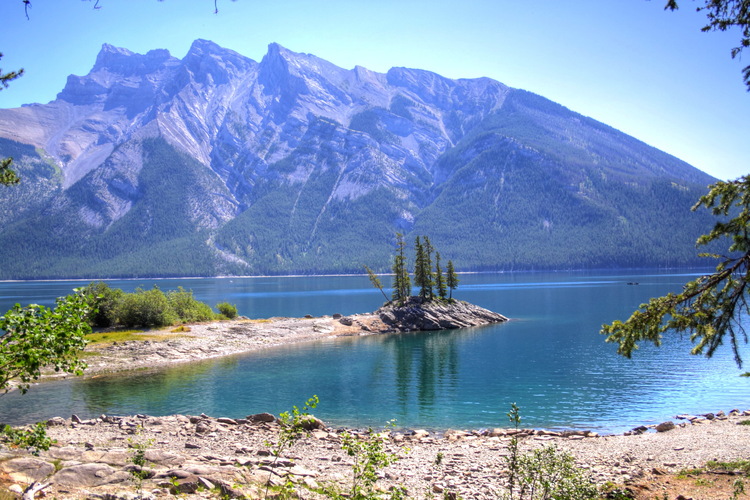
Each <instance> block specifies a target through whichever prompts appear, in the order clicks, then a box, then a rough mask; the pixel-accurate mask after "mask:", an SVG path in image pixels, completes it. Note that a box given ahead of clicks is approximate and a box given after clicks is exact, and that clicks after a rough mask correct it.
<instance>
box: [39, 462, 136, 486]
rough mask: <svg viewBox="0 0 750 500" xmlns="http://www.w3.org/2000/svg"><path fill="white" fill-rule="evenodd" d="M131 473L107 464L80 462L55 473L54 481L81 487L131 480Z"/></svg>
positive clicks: (60, 484) (61, 484)
mask: <svg viewBox="0 0 750 500" xmlns="http://www.w3.org/2000/svg"><path fill="white" fill-rule="evenodd" d="M130 478H131V476H130V474H128V473H127V472H125V471H118V470H115V469H113V468H112V467H110V466H109V465H105V464H96V463H94V464H79V465H73V466H71V467H66V468H64V469H62V470H60V471H59V472H58V473H57V474H55V475H54V477H53V478H52V481H53V482H54V484H56V485H58V486H68V487H81V486H101V485H103V484H113V483H122V482H125V481H129V480H130Z"/></svg>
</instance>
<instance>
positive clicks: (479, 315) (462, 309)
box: [376, 297, 508, 331]
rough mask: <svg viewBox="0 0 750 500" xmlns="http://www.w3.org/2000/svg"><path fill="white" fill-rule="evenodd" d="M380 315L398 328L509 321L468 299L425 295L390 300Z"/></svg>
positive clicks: (446, 327)
mask: <svg viewBox="0 0 750 500" xmlns="http://www.w3.org/2000/svg"><path fill="white" fill-rule="evenodd" d="M376 314H377V315H378V316H379V317H380V320H381V321H382V322H383V323H385V324H386V325H388V326H390V327H391V328H393V329H395V330H398V331H424V330H452V329H456V328H467V327H470V326H482V325H489V324H493V323H503V322H505V321H508V318H506V317H505V316H503V315H502V314H498V313H496V312H492V311H490V310H488V309H485V308H483V307H479V306H477V305H474V304H470V303H468V302H463V301H460V300H441V299H435V300H425V299H423V298H421V297H409V299H408V300H406V301H405V302H404V303H403V304H398V303H395V302H389V303H388V304H386V305H384V306H383V307H381V308H380V309H378V310H377V311H376Z"/></svg>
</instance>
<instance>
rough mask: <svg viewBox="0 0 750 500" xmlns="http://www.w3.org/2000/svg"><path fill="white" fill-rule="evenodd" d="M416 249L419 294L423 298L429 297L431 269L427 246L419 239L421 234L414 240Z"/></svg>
mask: <svg viewBox="0 0 750 500" xmlns="http://www.w3.org/2000/svg"><path fill="white" fill-rule="evenodd" d="M414 251H415V253H416V258H415V261H414V284H415V285H416V286H418V287H419V296H420V297H422V298H423V299H427V298H428V297H429V295H430V292H429V290H428V287H429V280H428V278H427V276H428V274H429V273H430V270H429V268H427V259H426V257H425V247H424V245H422V242H421V241H420V240H419V236H417V238H416V240H415V241H414Z"/></svg>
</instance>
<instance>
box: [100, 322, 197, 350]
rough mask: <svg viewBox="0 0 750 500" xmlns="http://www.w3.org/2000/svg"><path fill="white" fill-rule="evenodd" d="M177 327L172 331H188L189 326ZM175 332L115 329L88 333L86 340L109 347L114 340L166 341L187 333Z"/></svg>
mask: <svg viewBox="0 0 750 500" xmlns="http://www.w3.org/2000/svg"><path fill="white" fill-rule="evenodd" d="M181 328H183V329H180V327H178V328H175V329H174V330H172V332H175V333H176V332H188V331H190V329H189V328H188V327H181ZM175 333H145V332H143V331H142V330H114V331H110V332H96V333H90V334H88V335H86V340H88V341H89V345H92V344H93V345H94V346H95V347H107V346H110V345H112V344H113V343H114V342H131V341H136V342H143V341H145V340H150V341H151V342H165V341H167V340H172V339H176V338H180V337H185V335H179V334H175Z"/></svg>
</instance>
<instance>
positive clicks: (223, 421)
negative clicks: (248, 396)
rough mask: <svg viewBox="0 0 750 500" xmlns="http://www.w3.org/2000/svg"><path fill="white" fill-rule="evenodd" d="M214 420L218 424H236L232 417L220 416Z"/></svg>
mask: <svg viewBox="0 0 750 500" xmlns="http://www.w3.org/2000/svg"><path fill="white" fill-rule="evenodd" d="M216 421H217V422H219V423H220V424H229V425H237V421H236V420H234V419H232V418H225V417H221V418H217V419H216Z"/></svg>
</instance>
